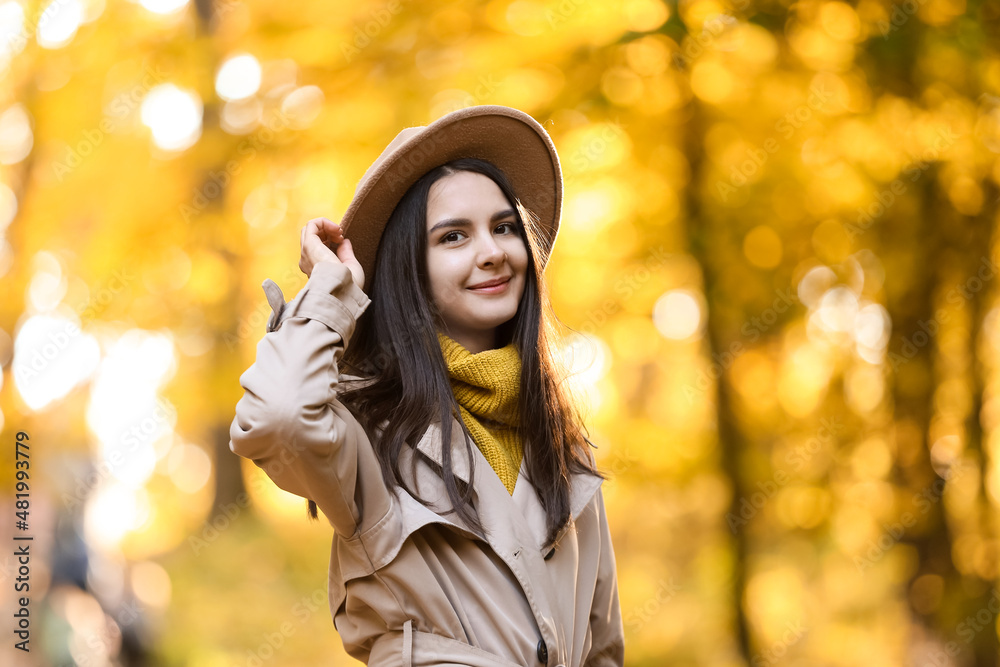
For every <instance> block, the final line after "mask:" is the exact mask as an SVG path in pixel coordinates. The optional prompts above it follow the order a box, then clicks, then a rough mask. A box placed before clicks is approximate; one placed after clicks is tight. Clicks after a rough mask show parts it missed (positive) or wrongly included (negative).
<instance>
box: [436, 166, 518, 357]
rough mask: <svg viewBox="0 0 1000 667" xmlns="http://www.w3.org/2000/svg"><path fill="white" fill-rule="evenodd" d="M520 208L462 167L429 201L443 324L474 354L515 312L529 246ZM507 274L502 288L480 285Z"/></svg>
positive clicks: (438, 185)
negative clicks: (520, 223)
mask: <svg viewBox="0 0 1000 667" xmlns="http://www.w3.org/2000/svg"><path fill="white" fill-rule="evenodd" d="M517 224H518V223H517V215H516V213H515V211H514V208H513V207H512V206H511V205H510V203H509V202H508V201H507V199H506V197H504V195H503V192H502V191H501V190H500V188H499V187H498V186H497V184H496V183H494V182H493V180H492V179H490V178H488V177H486V176H483V175H482V174H478V173H475V172H468V171H461V172H458V173H455V174H451V175H449V176H445V177H443V178H440V179H438V180H437V181H435V182H434V184H433V185H431V189H430V192H429V196H428V200H427V272H428V275H429V277H430V287H431V298H433V300H434V304H435V305H436V306H437V308H438V310H439V311H440V313H441V317H442V319H443V322H442V331H443V333H445V334H447V335H448V336H450V337H451V338H453V339H454V340H455V341H457V342H459V343H461V344H462V346H464V347H465V348H466V349H467V350H469V351H470V352H472V353H473V354H475V353H476V352H482V351H483V350H488V349H493V348H494V347H495V343H496V338H495V336H496V328H497V326H499V325H501V324H503V323H504V322H507V321H508V320H510V319H511V318H512V317H514V315H515V314H516V313H517V306H518V303H520V300H521V293H522V292H523V291H524V283H525V275H526V273H527V268H528V249H527V247H526V246H525V244H524V241H523V240H522V239H521V235H520V233H519V231H518V229H517ZM496 279H503V280H505V281H506V282H505V283H504V284H503V285H500V286H499V287H493V288H489V289H476V288H475V287H476V286H477V285H480V284H481V283H484V282H488V281H494V280H496Z"/></svg>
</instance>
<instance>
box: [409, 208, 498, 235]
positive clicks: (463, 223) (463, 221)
mask: <svg viewBox="0 0 1000 667" xmlns="http://www.w3.org/2000/svg"><path fill="white" fill-rule="evenodd" d="M514 214H515V211H514V209H512V208H508V209H506V210H503V211H497V212H496V213H494V214H493V215H491V216H490V222H497V221H499V220H503V219H504V218H509V217H512V216H513V215H514ZM471 224H472V221H471V220H469V219H468V218H448V219H446V220H442V221H441V222H438V223H435V225H434V226H433V227H431V228H430V229H428V230H427V233H428V234H433V233H434V231H435V230H437V229H441V228H442V227H468V226H469V225H471Z"/></svg>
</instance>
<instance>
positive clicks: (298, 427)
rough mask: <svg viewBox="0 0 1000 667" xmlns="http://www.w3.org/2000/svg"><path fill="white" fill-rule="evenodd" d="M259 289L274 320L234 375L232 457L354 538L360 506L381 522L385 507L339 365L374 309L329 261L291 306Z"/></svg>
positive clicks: (273, 289)
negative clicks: (238, 391)
mask: <svg viewBox="0 0 1000 667" xmlns="http://www.w3.org/2000/svg"><path fill="white" fill-rule="evenodd" d="M264 289H265V292H267V295H268V300H269V301H270V302H271V306H272V309H273V310H274V313H273V314H272V316H271V318H270V320H269V321H268V325H267V333H265V335H264V337H263V339H261V341H260V342H259V343H258V344H257V359H256V361H255V362H254V364H253V365H252V366H250V368H249V369H247V370H246V372H244V373H243V375H241V376H240V385H241V386H242V387H243V390H244V393H243V397H242V398H241V399H240V400H239V402H238V403H237V404H236V417H235V419H234V420H233V423H232V425H231V426H230V429H229V437H230V443H229V448H230V449H231V450H232V451H233V452H234V453H236V454H239V455H240V456H243V457H245V458H248V459H251V460H253V462H254V463H255V464H256V465H257V466H258V467H260V468H262V469H263V470H264V472H265V473H267V475H268V477H270V478H271V480H272V481H274V483H275V484H276V485H278V486H279V487H280V488H282V489H284V490H285V491H288V492H290V493H294V494H296V495H299V496H302V497H304V498H310V499H312V500H314V501H316V504H317V506H318V507H319V508H320V509H321V510H322V511H323V514H325V515H326V517H327V518H328V519H329V521H330V523H331V524H332V525H333V527H334V529H335V530H336V531H337V532H338V533H340V534H342V535H344V536H345V537H349V536H353V535H354V534H355V533H356V532H358V530H359V529H360V527H361V521H362V511H361V510H362V507H363V508H364V510H365V511H364V515H365V517H366V518H368V517H373V519H374V520H377V519H378V518H380V517H382V516H383V515H384V514H385V513H386V512H387V511H388V510H389V508H390V506H391V505H390V500H389V497H388V493H387V492H386V490H385V486H384V483H381V478H380V476H379V475H377V474H374V473H373V471H377V470H378V461H377V459H376V458H375V453H374V450H373V449H372V447H371V444H370V443H369V441H368V439H367V435H366V434H365V432H364V429H363V428H362V427H361V425H360V423H359V422H358V421H357V420H356V419H355V417H354V416H353V415H352V414H351V413H350V412H349V411H348V410H347V408H346V407H344V405H342V404H341V403H340V402H339V401H338V400H337V386H338V383H339V372H338V364H339V362H340V360H341V358H342V357H343V355H344V351H345V349H346V345H347V343H348V342H349V341H350V338H351V335H352V334H353V333H354V327H355V325H356V323H357V319H358V317H360V316H361V314H362V313H363V312H364V311H365V309H366V308H367V307H368V306H369V304H370V303H371V301H370V299H369V298H368V296H367V295H366V294H365V293H364V292H363V291H362V290H361V288H359V287H358V286H357V284H356V283H355V282H354V279H353V277H352V275H351V271H350V269H348V268H347V267H346V266H345V265H343V264H337V263H334V262H320V263H318V264H316V266H315V267H314V268H313V271H312V275H311V276H310V278H309V280H308V281H307V282H306V284H305V286H304V287H303V288H302V289H301V290H300V291H299V294H298V295H297V296H296V297H295V298H294V299H293V300H292V301H290V302H289V303H287V304H286V303H284V299H283V298H281V297H280V295H281V291H280V290H279V289H278V288H277V286H276V285H275V284H274V283H273V282H272V281H265V282H264ZM365 471H367V472H368V473H369V474H367V475H365V474H363V472H365Z"/></svg>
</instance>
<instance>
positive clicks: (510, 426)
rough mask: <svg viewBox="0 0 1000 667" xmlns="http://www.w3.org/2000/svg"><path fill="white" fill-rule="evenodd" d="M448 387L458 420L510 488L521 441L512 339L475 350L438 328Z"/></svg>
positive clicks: (518, 374) (518, 382)
mask: <svg viewBox="0 0 1000 667" xmlns="http://www.w3.org/2000/svg"><path fill="white" fill-rule="evenodd" d="M438 340H439V341H440V343H441V352H442V353H443V354H444V360H445V363H446V364H447V366H448V377H449V379H450V380H451V388H452V391H453V392H454V393H455V398H456V400H458V405H459V409H460V410H461V412H462V421H463V422H464V423H465V428H467V429H468V430H469V433H470V434H471V435H472V439H473V441H474V442H475V443H476V446H477V447H479V451H481V452H482V453H483V456H484V457H486V460H487V461H489V464H490V466H491V467H492V468H493V470H494V471H495V472H496V474H497V477H499V478H500V481H501V482H503V485H504V486H505V487H506V488H507V492H508V493H510V494H511V495H513V494H514V485H515V484H516V483H517V473H518V471H519V470H520V469H521V459H522V457H523V456H524V447H523V444H522V442H521V439H520V438H519V437H517V435H516V433H515V430H514V427H515V426H516V425H517V423H518V415H519V412H518V406H517V399H518V394H519V391H520V386H521V359H520V357H519V356H518V353H517V348H516V347H515V346H514V344H513V343H510V344H509V345H506V346H504V347H501V348H498V349H495V350H483V351H482V352H478V353H476V354H473V353H471V352H469V351H468V350H467V349H465V347H463V346H462V345H461V344H460V343H458V342H456V341H455V340H453V339H452V338H449V337H448V336H446V335H445V334H443V333H441V332H440V331H439V332H438Z"/></svg>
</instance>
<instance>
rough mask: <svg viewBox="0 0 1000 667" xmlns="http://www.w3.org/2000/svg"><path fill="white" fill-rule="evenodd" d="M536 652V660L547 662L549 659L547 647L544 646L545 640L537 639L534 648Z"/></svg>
mask: <svg viewBox="0 0 1000 667" xmlns="http://www.w3.org/2000/svg"><path fill="white" fill-rule="evenodd" d="M535 653H537V654H538V660H539V662H542V663H547V662H548V661H549V649H548V648H547V647H546V646H545V640H544V639H539V640H538V648H537V649H536V650H535Z"/></svg>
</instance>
